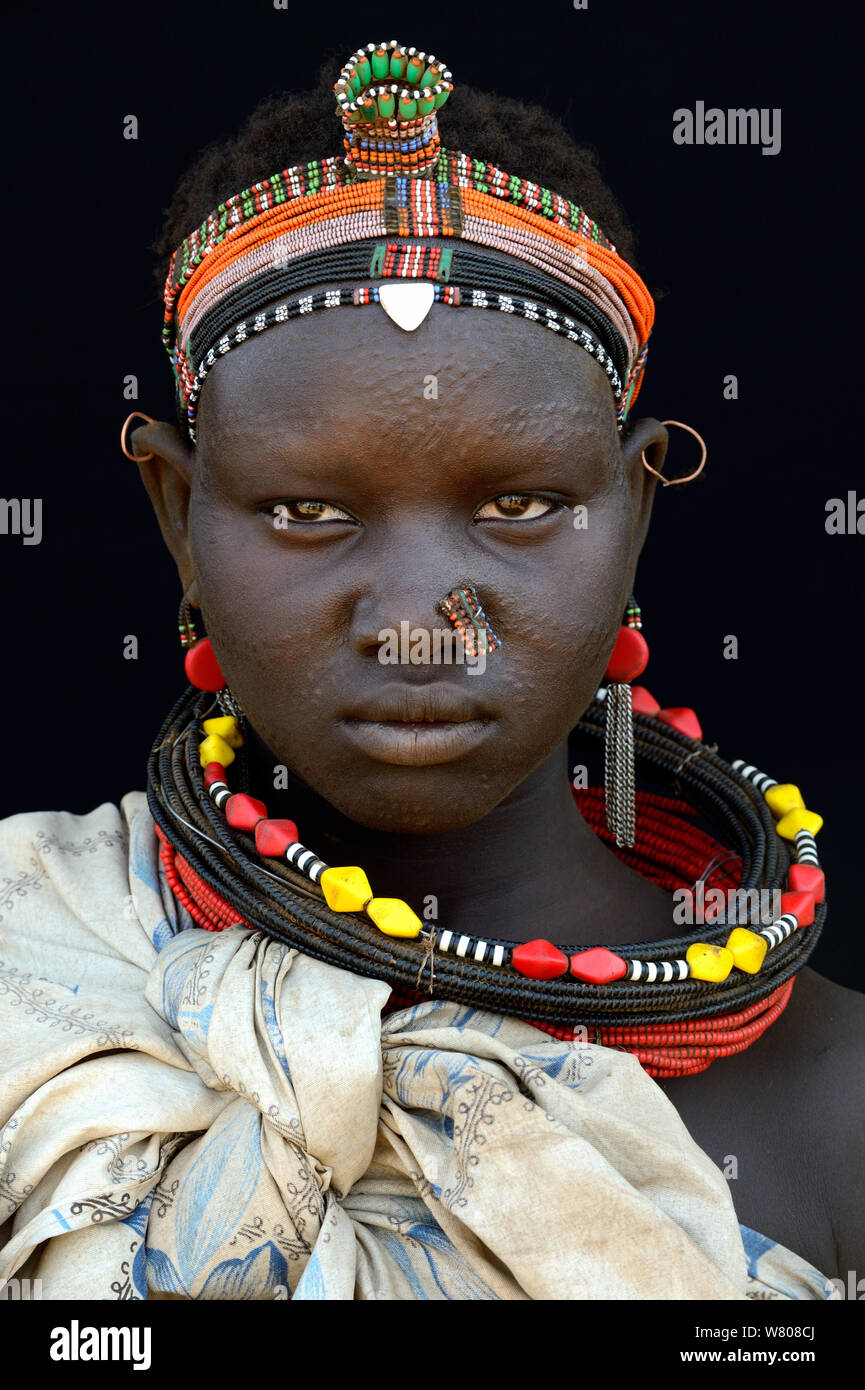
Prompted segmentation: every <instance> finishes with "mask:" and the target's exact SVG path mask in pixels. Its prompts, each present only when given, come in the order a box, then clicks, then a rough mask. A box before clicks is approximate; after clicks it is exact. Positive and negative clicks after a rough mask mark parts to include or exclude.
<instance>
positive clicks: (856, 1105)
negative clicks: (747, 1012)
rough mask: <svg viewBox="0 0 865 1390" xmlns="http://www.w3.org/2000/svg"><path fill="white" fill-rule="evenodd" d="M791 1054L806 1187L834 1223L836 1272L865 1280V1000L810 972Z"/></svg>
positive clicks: (803, 976) (793, 1013)
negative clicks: (864, 1186)
mask: <svg viewBox="0 0 865 1390" xmlns="http://www.w3.org/2000/svg"><path fill="white" fill-rule="evenodd" d="M795 994H796V996H797V998H796V1008H795V1010H790V1011H789V1013H790V1018H789V1021H788V1022H789V1025H790V1026H789V1027H788V1028H787V1029H786V1030H785V1033H784V1034H783V1035H782V1036H781V1038H780V1041H781V1042H782V1043H784V1045H785V1046H786V1049H787V1052H788V1056H787V1061H788V1068H789V1070H788V1076H789V1083H788V1084H789V1087H790V1105H791V1107H792V1106H793V1105H794V1104H795V1105H796V1109H797V1110H798V1116H799V1120H800V1125H799V1126H797V1128H799V1129H800V1131H801V1130H802V1129H803V1128H804V1132H805V1136H806V1137H805V1141H804V1142H805V1143H806V1144H807V1152H804V1151H802V1153H801V1158H802V1160H803V1179H804V1180H805V1181H806V1182H807V1183H808V1184H809V1185H811V1186H812V1187H813V1188H814V1189H815V1190H816V1191H817V1192H818V1193H819V1194H820V1196H821V1197H822V1199H823V1201H824V1203H825V1206H826V1209H827V1210H828V1212H829V1213H830V1215H831V1221H832V1228H833V1234H834V1238H835V1245H836V1249H837V1252H838V1269H839V1271H841V1272H843V1271H845V1270H851V1269H856V1268H859V1269H861V1271H862V1273H863V1274H865V1205H863V1203H862V1198H861V1190H860V1175H861V1173H862V1172H863V1170H865V994H861V993H859V991H857V990H853V989H848V988H847V987H846V986H844V985H840V984H838V983H836V981H834V980H829V979H827V978H826V977H825V976H824V975H819V974H817V972H816V971H815V970H810V969H805V970H802V971H801V972H800V974H799V977H798V979H797V981H796V988H795Z"/></svg>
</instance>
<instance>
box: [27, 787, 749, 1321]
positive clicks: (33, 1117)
mask: <svg viewBox="0 0 865 1390" xmlns="http://www.w3.org/2000/svg"><path fill="white" fill-rule="evenodd" d="M0 962H2V964H0V1055H2V1058H3V1063H2V1066H3V1087H2V1110H0V1126H2V1135H0V1221H4V1222H5V1223H6V1224H5V1225H4V1226H3V1227H2V1230H0V1247H2V1248H0V1278H2V1277H9V1276H11V1275H13V1274H15V1273H18V1274H19V1275H21V1276H24V1275H29V1276H30V1277H38V1278H41V1279H42V1284H43V1296H44V1297H46V1298H62V1297H74V1298H88V1297H89V1298H104V1299H110V1298H118V1297H134V1298H135V1297H138V1298H141V1297H147V1296H150V1297H154V1296H156V1297H159V1296H169V1297H170V1296H181V1297H204V1298H225V1299H236V1298H273V1297H286V1296H292V1297H296V1298H299V1299H305V1298H329V1299H331V1298H335V1299H355V1298H356V1299H373V1298H384V1299H415V1298H421V1299H423V1298H435V1299H438V1298H447V1299H474V1298H481V1299H494V1298H506V1299H526V1298H528V1299H611V1298H625V1299H648V1298H660V1299H680V1298H699V1299H739V1298H744V1297H745V1290H746V1287H747V1275H746V1264H745V1253H744V1249H743V1244H742V1238H741V1235H740V1230H739V1226H738V1223H737V1220H736V1216H735V1214H734V1210H733V1205H732V1202H731V1199H730V1195H729V1191H728V1188H727V1184H726V1181H725V1179H724V1178H723V1176H722V1174H721V1173H720V1171H719V1169H718V1168H717V1167H715V1165H714V1164H713V1163H712V1162H711V1161H710V1160H709V1159H708V1157H707V1156H706V1155H705V1154H704V1153H703V1152H702V1151H701V1150H700V1149H699V1148H698V1147H697V1146H696V1144H695V1143H694V1142H693V1141H692V1139H691V1138H690V1136H689V1135H688V1133H687V1131H686V1129H685V1127H684V1126H683V1124H682V1123H681V1121H680V1120H679V1118H678V1116H677V1114H676V1112H675V1110H674V1108H673V1106H672V1105H671V1104H670V1102H669V1101H668V1100H667V1099H666V1097H665V1096H664V1094H663V1093H662V1091H661V1090H660V1088H659V1087H658V1086H656V1085H655V1083H654V1082H653V1081H652V1080H651V1079H650V1078H649V1077H648V1076H646V1074H645V1073H644V1072H643V1071H642V1070H641V1068H640V1067H639V1065H638V1063H637V1061H636V1060H635V1059H634V1058H633V1057H631V1056H628V1055H626V1054H623V1053H618V1052H614V1051H611V1050H608V1049H605V1048H601V1047H596V1046H593V1045H589V1044H576V1043H561V1042H557V1041H555V1040H553V1039H551V1038H549V1037H548V1036H547V1035H546V1034H544V1033H542V1032H540V1031H539V1030H538V1029H536V1028H533V1027H531V1025H529V1024H526V1023H521V1022H516V1021H514V1020H510V1019H505V1018H502V1017H501V1016H499V1015H496V1014H492V1013H488V1012H485V1011H481V1010H475V1009H469V1008H464V1007H461V1006H458V1005H454V1004H448V1003H446V1002H438V1001H432V1002H430V1003H428V1004H424V1005H420V1006H418V1007H417V1008H414V1009H406V1010H401V1011H400V1012H398V1013H395V1014H392V1015H391V1016H389V1017H388V1018H386V1019H384V1020H382V1019H381V1009H382V1007H383V1005H384V1004H385V1002H386V1000H387V998H388V994H389V990H388V987H387V986H386V985H385V984H382V983H380V982H378V981H374V980H366V979H362V978H360V977H358V976H354V975H351V974H348V973H347V972H345V971H342V970H338V969H335V968H334V967H331V966H327V965H323V964H321V963H320V962H317V961H314V960H312V959H310V958H309V957H306V956H304V955H301V954H300V953H298V952H296V951H293V950H289V949H287V948H286V947H284V946H282V945H280V944H279V943H277V942H274V941H271V940H269V939H268V938H267V937H266V936H264V935H263V934H261V933H259V932H252V931H249V930H247V929H246V928H241V927H234V928H232V929H230V930H228V931H225V932H223V933H220V934H215V933H209V932H205V931H202V930H200V929H199V928H197V927H194V926H191V925H190V919H189V918H188V917H187V915H186V914H185V913H184V912H183V911H182V909H178V907H177V906H176V904H175V902H174V899H173V898H172V896H171V894H170V893H169V892H168V891H167V889H166V886H165V883H164V879H163V878H162V877H161V874H160V871H159V865H158V856H157V841H156V838H155V834H154V831H153V823H152V820H151V818H150V816H149V813H148V811H147V808H146V803H145V799H144V796H143V794H142V793H140V792H131V793H129V794H128V795H127V796H126V797H124V799H123V802H122V803H121V808H120V809H118V808H117V807H116V806H113V805H110V804H108V803H106V804H104V805H102V806H99V807H98V808H97V809H96V810H95V811H93V812H91V813H90V814H89V815H87V816H73V815H70V814H67V813H65V812H41V813H26V814H23V815H19V816H13V817H11V818H9V819H8V820H5V821H3V822H0Z"/></svg>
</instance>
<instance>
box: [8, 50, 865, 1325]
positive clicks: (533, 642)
mask: <svg viewBox="0 0 865 1390" xmlns="http://www.w3.org/2000/svg"><path fill="white" fill-rule="evenodd" d="M332 84H333V75H331V77H330V81H329V83H328V84H327V86H322V88H321V89H320V90H319V91H318V92H315V93H305V94H302V95H299V96H298V97H296V98H294V99H292V100H290V101H289V102H288V103H274V102H271V103H267V104H265V105H264V106H263V107H262V108H261V109H260V110H259V111H258V112H257V113H256V114H255V115H254V116H253V118H252V119H251V121H250V122H249V124H248V126H247V127H246V129H245V130H244V131H243V132H242V133H241V135H240V136H239V137H238V138H237V140H235V141H234V142H232V143H231V144H230V145H229V146H228V147H226V148H224V149H213V150H210V151H208V152H207V153H206V154H205V155H204V156H203V157H202V159H201V160H200V162H199V163H198V164H197V165H196V167H195V168H194V169H193V170H192V171H191V173H190V174H189V175H188V176H187V177H186V178H185V179H184V181H183V182H182V183H181V185H180V188H179V190H178V193H177V195H176V197H175V200H174V203H173V204H172V207H171V208H170V210H169V213H168V217H167V222H166V226H165V231H164V235H163V238H162V242H161V246H160V248H159V250H160V255H161V257H162V264H161V266H160V279H161V280H164V281H165V306H166V316H165V328H164V338H165V342H166V346H167V347H168V349H169V352H170V354H171V360H172V365H173V368H174V372H175V378H176V382H177V387H178V402H179V416H178V423H177V424H174V423H169V422H166V421H152V420H150V419H149V417H146V416H145V417H143V419H144V421H145V423H144V424H143V425H141V424H140V423H139V422H132V423H135V426H136V427H135V428H134V431H133V432H131V433H130V431H129V429H128V428H127V427H128V426H129V425H130V423H131V422H129V421H128V422H127V426H126V427H124V432H123V444H124V449H125V450H126V451H127V452H129V451H130V450H131V451H132V452H130V457H135V458H136V459H137V460H138V463H139V466H140V469H141V474H142V478H143V480H144V483H145V486H146V488H147V491H148V493H149V496H150V499H151V501H152V503H153V506H154V508H155V511H156V515H157V517H158V520H159V524H160V527H161V530H162V533H163V536H164V538H165V542H166V545H167V546H168V548H169V550H170V552H171V555H172V557H173V559H174V562H175V564H176V566H177V569H178V574H179V577H180V585H181V589H182V593H183V600H182V604H181V621H180V626H181V639H182V644H183V646H184V648H185V661H186V674H187V677H188V679H189V682H190V684H189V686H188V687H187V689H186V691H185V692H184V694H183V696H182V697H181V698H180V700H179V701H178V702H177V704H176V705H175V706H174V708H173V710H172V711H171V713H170V714H169V716H168V717H167V719H165V721H164V723H163V726H162V728H161V729H160V730H159V731H158V733H157V732H156V731H154V732H155V734H156V738H155V743H154V750H153V754H152V756H151V760H150V764H149V767H148V776H147V787H146V791H145V792H140V791H138V792H130V793H129V794H128V795H127V796H126V797H124V799H123V801H122V803H121V805H120V807H116V806H112V805H109V804H107V803H106V804H105V805H103V806H100V807H98V808H97V809H96V810H95V811H93V812H92V813H91V814H90V815H87V816H71V815H68V814H64V813H54V812H51V813H42V814H29V813H28V814H23V815H20V816H13V817H11V818H10V819H8V820H7V821H5V822H3V824H2V826H0V873H2V875H3V876H4V878H5V880H6V882H7V884H8V885H10V888H9V893H8V894H7V898H6V899H5V900H4V919H5V920H2V921H0V930H2V932H3V939H2V946H3V951H2V956H3V966H2V970H0V1026H2V1028H3V1037H4V1049H5V1051H4V1055H6V1056H7V1057H8V1058H9V1062H8V1070H7V1084H6V1088H5V1095H4V1113H3V1117H2V1118H3V1121H4V1124H5V1128H4V1130H3V1137H2V1142H0V1162H2V1164H3V1169H2V1179H0V1197H2V1200H3V1201H4V1203H5V1207H4V1210H3V1217H4V1219H6V1222H7V1224H6V1226H5V1228H4V1245H3V1250H2V1258H0V1276H6V1277H8V1276H10V1275H11V1274H14V1273H18V1274H19V1275H22V1274H27V1275H30V1276H32V1277H39V1278H41V1279H42V1281H43V1292H44V1296H46V1297H49V1298H59V1297H64V1296H67V1295H68V1296H76V1297H97V1298H111V1297H118V1298H122V1297H134V1298H147V1297H150V1298H154V1297H181V1298H183V1297H186V1298H206V1299H213V1298H215V1299H222V1298H224V1299H243V1298H273V1297H287V1296H291V1297H294V1298H300V1299H303V1298H341V1299H346V1298H358V1299H369V1298H385V1299H391V1298H393V1299H412V1298H419V1299H425V1298H446V1299H475V1298H478V1299H494V1298H512V1299H521V1298H530V1299H541V1298H574V1299H607V1298H628V1299H642V1298H667V1299H681V1298H700V1299H740V1298H745V1297H749V1296H750V1297H778V1298H827V1297H833V1296H835V1297H837V1296H838V1294H837V1291H836V1290H835V1288H834V1286H833V1284H832V1282H831V1280H832V1279H833V1278H835V1277H837V1276H839V1274H840V1275H841V1277H842V1278H843V1277H844V1271H846V1270H848V1269H855V1268H857V1258H858V1259H859V1261H860V1263H861V1253H862V1251H861V1235H862V1212H861V1209H860V1205H859V1203H858V1202H857V1200H856V1194H855V1184H854V1181H853V1174H855V1172H856V1171H857V1168H856V1152H855V1146H856V1145H857V1144H858V1145H859V1146H860V1147H861V1126H859V1124H858V1115H857V1113H856V1107H855V1106H854V1105H853V1097H854V1094H855V1093H856V1080H855V1077H856V1070H855V1067H854V1059H855V1056H856V1051H857V1048H858V1047H859V1046H861V1038H862V1032H863V1011H862V1008H861V1002H860V1000H859V998H858V996H856V995H854V994H853V993H851V992H850V991H847V990H844V989H842V988H840V987H838V986H836V985H834V984H831V983H829V982H828V981H826V980H824V979H821V978H820V977H819V976H817V975H815V974H814V973H813V972H811V971H810V970H809V969H808V968H807V965H806V961H807V958H808V955H809V954H810V952H811V950H812V949H813V947H814V945H815V943H816V940H817V937H818V936H819V933H820V931H821V929H822V926H823V922H824V920H825V913H826V907H825V900H824V898H825V895H824V891H823V882H822V873H821V871H820V869H819V863H818V851H817V843H818V842H817V839H816V836H817V834H818V831H819V829H820V818H819V816H816V815H815V814H814V812H813V811H811V810H810V809H809V808H807V806H806V805H805V802H804V800H803V798H802V796H801V794H800V793H799V791H798V789H797V788H796V787H795V786H791V785H790V784H788V783H786V782H784V780H783V778H784V776H785V775H786V774H787V773H788V772H792V771H793V770H794V767H795V757H794V753H793V752H792V751H791V766H790V768H789V769H781V770H775V771H776V773H777V779H778V780H777V781H776V780H775V779H774V778H773V777H770V776H767V775H766V772H765V771H762V772H761V771H760V770H759V769H758V768H755V767H753V766H751V765H750V764H738V765H737V766H731V765H730V764H728V763H727V762H726V761H724V760H723V759H721V758H720V757H719V756H718V754H717V753H716V752H715V751H714V750H713V749H711V748H708V747H707V746H706V745H705V744H704V743H703V742H702V738H701V732H700V729H699V725H698V724H697V722H696V717H695V716H694V715H693V712H691V711H689V710H659V709H658V706H657V704H656V702H654V701H653V700H652V697H651V696H650V695H649V693H648V691H647V690H646V689H645V688H644V687H642V686H637V687H633V682H634V680H635V679H637V678H638V677H639V676H640V675H641V673H642V670H643V669H644V666H645V661H646V655H647V652H646V647H645V642H644V640H643V637H642V633H641V631H640V616H639V608H638V605H637V604H636V601H635V599H634V598H633V593H634V589H635V585H636V574H637V562H638V558H639V555H640V551H641V548H642V546H643V543H644V540H645V537H646V532H647V528H648V524H649V519H650V513H651V507H652V502H653V498H654V492H655V488H656V483H657V479H658V477H659V476H661V470H662V468H663V464H664V457H665V451H666V447H667V440H668V436H667V431H666V429H665V428H664V426H663V425H662V424H661V423H659V422H658V421H657V420H654V419H648V418H638V416H637V414H636V411H635V405H636V401H637V396H638V393H639V389H640V385H641V380H642V373H643V368H644V365H645V360H646V348H647V342H648V339H649V335H650V332H651V328H652V321H653V306H652V302H651V298H650V296H649V294H648V292H647V290H646V288H645V286H644V285H643V283H642V281H641V279H640V277H639V276H638V274H637V272H636V271H635V270H634V269H633V266H632V263H631V262H632V259H633V257H632V251H631V237H630V234H629V232H628V229H627V227H626V225H625V223H624V221H623V218H622V214H621V212H620V210H619V208H618V206H617V204H616V202H615V200H614V199H613V197H612V195H611V194H610V193H609V191H608V190H607V189H606V188H605V187H604V185H603V184H602V183H601V181H600V178H599V175H598V173H597V170H596V168H595V167H594V164H593V162H592V161H591V159H590V158H589V157H587V156H586V154H585V153H584V152H583V151H580V150H579V149H578V148H577V147H575V146H574V145H573V144H572V143H571V141H570V139H569V137H568V136H567V135H566V133H565V132H564V131H563V129H561V127H559V126H557V124H556V122H555V121H554V120H553V119H552V118H550V117H549V116H548V115H547V114H546V113H543V112H539V111H538V110H536V109H534V108H529V107H524V106H522V105H521V104H520V103H518V102H515V101H512V100H502V99H498V98H492V97H489V96H486V95H484V94H483V93H478V92H474V91H471V90H463V91H462V92H459V91H458V92H457V96H456V98H455V100H454V101H453V103H449V104H448V105H447V107H446V109H445V110H444V111H442V112H441V117H440V119H441V126H442V132H441V138H440V134H439V112H440V111H441V108H442V107H443V106H444V105H445V102H446V101H447V99H448V98H449V96H450V94H451V91H452V88H453V83H452V80H451V78H450V74H449V73H448V72H447V70H446V68H445V67H444V65H443V64H442V63H440V62H438V61H437V60H436V59H435V58H434V57H433V56H432V55H428V54H424V53H419V52H417V51H416V50H414V49H403V48H402V47H401V46H400V45H398V44H396V43H389V44H383V45H375V44H371V45H369V46H368V47H367V48H365V49H361V50H358V52H357V53H356V54H354V55H353V56H352V58H351V59H350V60H349V62H348V63H347V64H346V66H345V68H344V69H343V71H342V73H341V74H339V76H338V78H337V83H336V88H335V89H334V88H333V85H332ZM334 112H336V115H335V114H334ZM340 123H341V128H342V137H343V140H344V146H343V150H342V152H341V153H335V148H338V139H337V140H336V146H335V137H336V136H337V131H338V129H339V127H340ZM442 140H443V142H444V143H443V145H442V143H441V141H442ZM460 152H461V153H460ZM323 155H324V156H326V157H324V158H323V157H322V156H323ZM276 171H279V172H278V173H277V172H276ZM503 171H504V172H503ZM491 311H494V312H491ZM668 423H671V422H668ZM682 441H684V442H682V443H681V447H682V448H683V449H684V447H685V443H686V442H688V437H687V436H682ZM690 442H691V443H692V441H690ZM678 443H679V441H677V444H678ZM696 467H697V459H696V458H695V461H694V466H693V468H692V469H691V470H690V471H694V468H696ZM680 471H683V472H685V473H687V472H688V471H689V470H688V468H687V465H686V466H685V468H684V469H682V470H680ZM193 610H195V615H194V616H193ZM201 620H203V626H204V629H205V631H206V634H207V635H206V637H204V636H203V635H202V634H201V633H200V632H198V631H197V630H196V626H195V625H196V623H197V622H199V621H201ZM454 636H455V640H454V641H453V642H450V643H446V642H445V640H444V639H445V637H447V638H449V639H450V638H452V637H454ZM632 687H633V688H632ZM632 709H634V710H636V714H635V715H633V716H632ZM635 745H636V747H635ZM747 751H748V752H750V750H747ZM599 755H600V756H599ZM635 757H636V770H637V775H638V776H639V777H640V780H641V789H640V791H639V792H638V793H637V795H636V799H635V798H634V791H633V777H634V759H635ZM594 769H597V782H598V783H599V784H600V783H601V782H603V787H601V786H600V785H598V786H596V787H594V788H592V787H589V788H586V778H585V777H584V775H583V773H584V772H585V773H587V775H588V776H589V777H591V775H592V772H593V770H594ZM768 771H771V770H768ZM698 885H699V886H698ZM704 887H705V889H706V890H707V892H706V894H704V893H703V888H704ZM710 888H715V889H717V890H718V891H719V895H720V894H723V895H724V896H725V908H724V910H722V911H721V912H720V913H717V912H714V913H713V911H712V910H711V908H712V904H711V903H710V910H709V911H708V912H703V911H702V907H703V903H704V897H707V896H708V890H709V889H710ZM737 890H741V893H742V894H743V895H744V894H745V893H746V891H749V892H751V894H752V895H753V896H754V898H756V897H757V896H758V895H760V894H762V895H763V899H768V900H769V901H770V902H771V904H772V907H771V911H770V912H769V915H768V917H765V918H764V919H762V920H758V918H757V916H756V915H755V911H754V908H753V903H751V904H750V905H749V908H748V909H745V908H743V907H742V906H741V903H740V902H739V900H738V898H737ZM689 893H690V896H689ZM734 899H735V902H734ZM760 901H761V902H762V899H761V900H760ZM683 913H684V914H685V916H684V917H683V915H682V914H683ZM859 1157H860V1160H861V1154H860V1155H859Z"/></svg>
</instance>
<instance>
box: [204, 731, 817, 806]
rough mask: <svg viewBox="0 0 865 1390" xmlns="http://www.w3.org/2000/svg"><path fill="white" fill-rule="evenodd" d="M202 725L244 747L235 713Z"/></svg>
mask: <svg viewBox="0 0 865 1390" xmlns="http://www.w3.org/2000/svg"><path fill="white" fill-rule="evenodd" d="M201 727H202V728H203V730H204V732H205V733H206V734H216V736H217V737H218V738H224V739H225V742H226V743H228V744H230V745H231V747H232V748H242V747H243V734H242V733H241V732H240V726H239V724H238V722H237V720H236V719H235V717H234V715H233V714H223V715H220V717H219V718H218V719H205V721H204V723H203V724H202V726H201ZM803 804H804V803H803Z"/></svg>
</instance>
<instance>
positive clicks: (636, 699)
mask: <svg viewBox="0 0 865 1390" xmlns="http://www.w3.org/2000/svg"><path fill="white" fill-rule="evenodd" d="M631 708H632V709H633V710H636V712H637V714H657V713H658V710H659V709H660V708H661V706H660V705H659V704H658V702H657V700H656V699H655V697H654V695H650V694H649V692H648V690H647V689H646V687H645V686H644V685H632V686H631Z"/></svg>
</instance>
